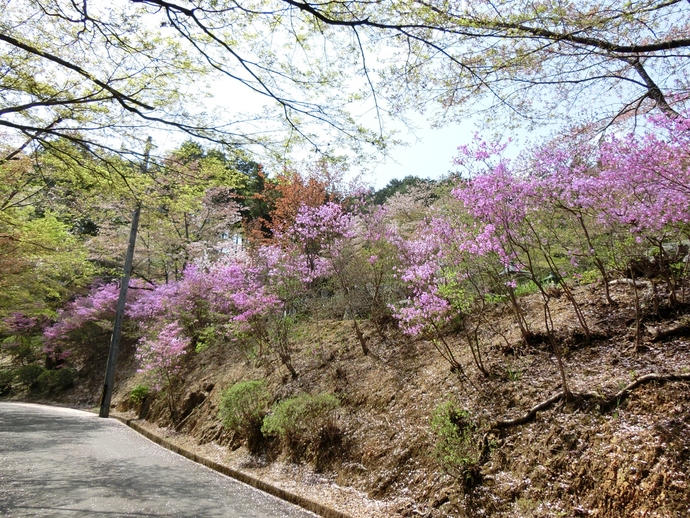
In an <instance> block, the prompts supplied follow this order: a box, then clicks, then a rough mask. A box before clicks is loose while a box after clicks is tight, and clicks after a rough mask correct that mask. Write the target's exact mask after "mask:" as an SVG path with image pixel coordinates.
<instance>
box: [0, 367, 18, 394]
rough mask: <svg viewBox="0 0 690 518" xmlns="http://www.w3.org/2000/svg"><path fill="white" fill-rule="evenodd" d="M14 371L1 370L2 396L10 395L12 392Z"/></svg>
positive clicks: (0, 387) (0, 391)
mask: <svg viewBox="0 0 690 518" xmlns="http://www.w3.org/2000/svg"><path fill="white" fill-rule="evenodd" d="M14 376H15V372H14V369H1V370H0V396H4V395H5V394H9V393H10V392H11V391H12V383H13V382H14Z"/></svg>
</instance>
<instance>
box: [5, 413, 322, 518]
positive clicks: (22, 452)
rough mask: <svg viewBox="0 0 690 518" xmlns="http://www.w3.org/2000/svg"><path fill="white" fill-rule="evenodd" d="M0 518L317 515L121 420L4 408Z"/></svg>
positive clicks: (302, 517) (275, 517)
mask: <svg viewBox="0 0 690 518" xmlns="http://www.w3.org/2000/svg"><path fill="white" fill-rule="evenodd" d="M0 516H8V517H17V518H19V517H22V518H23V517H29V516H56V517H63V516H77V517H82V516H83V517H117V516H143V517H150V516H155V517H159V516H176V517H197V516H198V517H233V518H245V517H246V518H249V517H257V518H258V517H261V518H263V517H266V518H278V517H290V518H293V517H294V518H313V517H314V516H316V515H314V514H312V513H310V512H308V511H304V510H302V509H301V508H299V507H296V506H293V505H292V504H289V503H286V502H283V501H282V500H279V499H277V498H274V497H273V496H271V495H267V494H265V493H262V492H260V491H257V490H256V489H254V488H252V487H249V486H247V485H245V484H242V483H240V482H237V481H235V480H233V479H231V478H228V477H226V476H224V475H220V474H218V473H216V472H214V471H212V470H210V469H208V468H205V467H203V466H200V465H198V464H195V463H193V462H191V461H189V460H187V459H185V458H184V457H181V456H179V455H176V454H174V453H172V452H170V451H168V450H166V449H164V448H161V447H160V446H158V445H156V444H154V443H152V442H150V441H148V440H147V439H145V438H143V437H141V436H140V435H138V434H137V433H136V432H134V431H133V430H131V429H129V428H127V427H126V426H125V425H123V424H122V423H120V422H119V421H116V420H114V419H101V418H99V417H97V416H96V415H95V414H90V413H87V412H80V411H78V410H71V409H65V408H56V407H47V406H41V405H30V404H23V403H0Z"/></svg>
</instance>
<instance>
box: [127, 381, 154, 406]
mask: <svg viewBox="0 0 690 518" xmlns="http://www.w3.org/2000/svg"><path fill="white" fill-rule="evenodd" d="M150 393H151V389H150V388H149V387H148V385H137V386H136V387H134V388H133V389H132V391H131V392H130V393H129V401H130V403H132V404H133V405H136V406H139V405H141V404H142V403H143V402H144V400H145V399H146V398H147V397H149V394H150Z"/></svg>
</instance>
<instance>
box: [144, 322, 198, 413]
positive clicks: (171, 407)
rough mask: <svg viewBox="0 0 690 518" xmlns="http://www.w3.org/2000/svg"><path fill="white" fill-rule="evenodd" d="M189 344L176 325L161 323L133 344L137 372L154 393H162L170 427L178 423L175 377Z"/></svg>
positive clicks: (176, 380)
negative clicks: (160, 325)
mask: <svg viewBox="0 0 690 518" xmlns="http://www.w3.org/2000/svg"><path fill="white" fill-rule="evenodd" d="M190 342H191V340H190V339H189V338H188V337H187V336H185V334H184V331H183V329H182V328H181V327H180V326H179V324H177V323H175V322H172V323H166V324H164V325H163V326H162V327H161V328H160V329H159V330H157V332H154V333H152V336H148V337H145V338H142V339H141V340H140V341H139V343H138V344H137V352H136V359H137V360H138V361H139V363H140V368H139V371H138V372H141V373H144V374H145V375H146V377H147V379H149V380H150V382H151V383H152V386H153V388H154V389H155V390H157V391H161V390H164V391H165V395H166V402H167V406H168V411H169V412H170V418H171V420H172V422H173V423H174V424H177V422H178V411H177V407H178V405H177V401H178V398H179V390H178V389H179V386H180V378H179V375H180V373H181V372H182V363H183V360H184V358H185V357H186V356H187V353H188V352H189V346H190Z"/></svg>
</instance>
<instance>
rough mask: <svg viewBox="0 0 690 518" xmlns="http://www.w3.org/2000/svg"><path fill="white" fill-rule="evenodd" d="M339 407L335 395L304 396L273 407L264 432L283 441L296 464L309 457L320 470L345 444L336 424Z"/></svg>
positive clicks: (264, 425)
mask: <svg viewBox="0 0 690 518" xmlns="http://www.w3.org/2000/svg"><path fill="white" fill-rule="evenodd" d="M339 407H340V400H339V399H338V398H337V397H336V396H334V395H333V394H329V393H322V394H318V395H316V396H312V395H309V394H302V395H299V396H296V397H293V398H290V399H286V400H283V401H280V402H279V403H276V404H275V405H273V407H272V408H271V412H270V414H269V415H267V416H266V417H265V418H264V423H263V426H262V427H261V431H262V432H263V433H264V435H268V436H277V437H278V438H280V440H281V442H282V444H283V445H284V446H285V447H286V448H287V450H288V451H289V452H290V454H291V457H292V459H293V460H299V459H301V458H303V457H305V458H307V460H314V461H315V462H316V464H317V468H318V467H319V465H321V464H323V463H324V462H325V461H326V460H330V458H331V457H332V456H333V453H334V450H333V447H337V446H340V444H341V442H342V433H341V431H340V429H339V428H338V425H337V422H336V418H337V409H338V408H339Z"/></svg>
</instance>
